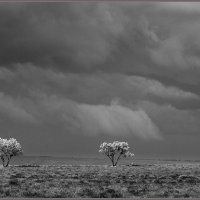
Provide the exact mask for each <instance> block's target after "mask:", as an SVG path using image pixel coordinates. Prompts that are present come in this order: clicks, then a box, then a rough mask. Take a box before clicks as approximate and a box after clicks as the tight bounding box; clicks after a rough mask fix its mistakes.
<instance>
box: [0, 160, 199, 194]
mask: <svg viewBox="0 0 200 200" xmlns="http://www.w3.org/2000/svg"><path fill="white" fill-rule="evenodd" d="M0 197H65V198H67V197H92V198H95V197H98V198H99V197H100V198H101V197H102V198H103V197H104V198H107V197H108V198H112V197H113V198H118V197H145V198H148V197H151V198H155V197H159V198H164V197H170V198H171V197H181V198H183V197H200V164H199V163H192V164H190V163H176V164H175V163H174V164H152V165H147V164H142V165H135V166H126V165H124V166H117V167H110V166H104V165H96V166H92V165H90V166H81V165H79V166H10V167H8V168H2V167H1V168H0Z"/></svg>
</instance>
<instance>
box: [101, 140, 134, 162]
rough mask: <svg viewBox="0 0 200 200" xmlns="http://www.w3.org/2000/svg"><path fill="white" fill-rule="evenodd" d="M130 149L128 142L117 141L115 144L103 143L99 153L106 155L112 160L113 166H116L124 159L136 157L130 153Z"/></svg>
mask: <svg viewBox="0 0 200 200" xmlns="http://www.w3.org/2000/svg"><path fill="white" fill-rule="evenodd" d="M129 148H130V147H129V146H128V143H127V142H118V141H115V142H113V143H106V142H103V143H102V144H101V145H100V150H99V152H101V153H103V154H105V155H106V156H108V158H109V159H110V160H111V162H112V165H113V166H116V165H117V163H118V161H119V160H120V159H121V158H122V157H124V158H127V157H132V156H134V154H133V153H131V152H129V150H128V149H129Z"/></svg>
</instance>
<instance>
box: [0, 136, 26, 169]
mask: <svg viewBox="0 0 200 200" xmlns="http://www.w3.org/2000/svg"><path fill="white" fill-rule="evenodd" d="M22 153H23V151H22V147H21V145H20V144H19V143H18V142H17V140H16V139H14V138H10V139H2V138H0V158H1V160H2V162H3V166H4V167H7V166H8V165H9V163H10V160H11V158H12V157H13V156H17V155H21V154H22Z"/></svg>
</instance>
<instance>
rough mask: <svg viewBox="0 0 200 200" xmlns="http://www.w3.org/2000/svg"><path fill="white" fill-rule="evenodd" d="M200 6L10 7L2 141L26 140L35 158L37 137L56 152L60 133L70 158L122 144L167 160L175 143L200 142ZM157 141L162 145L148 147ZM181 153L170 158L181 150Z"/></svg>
mask: <svg viewBox="0 0 200 200" xmlns="http://www.w3.org/2000/svg"><path fill="white" fill-rule="evenodd" d="M198 5H199V3H197V2H194V3H189V2H181V3H179V2H165V3H160V2H149V3H148V2H76V3H75V2H65V3H64V2H63V3H61V2H59V3H58V2H57V3H56V2H54V3H12V4H10V3H1V4H0V43H1V49H0V58H1V59H0V115H1V120H0V124H1V131H2V132H3V133H2V134H4V136H6V135H9V136H12V134H13V135H14V136H16V137H17V136H18V137H20V139H21V141H22V142H23V143H24V145H25V146H26V148H27V150H28V151H29V152H36V150H34V148H32V147H31V148H32V149H31V148H30V147H29V146H30V145H31V144H30V143H29V142H28V141H29V139H31V140H32V141H35V142H36V139H35V136H40V137H41V142H42V144H45V145H46V150H45V148H43V147H42V145H39V144H37V145H38V146H37V147H38V148H39V149H42V151H43V152H45V151H47V149H48V150H49V151H52V150H51V145H52V144H53V143H54V142H55V140H56V137H57V135H55V132H58V133H59V139H57V141H56V142H57V143H56V144H57V146H59V147H57V148H59V149H57V151H58V152H61V151H64V147H63V148H61V146H63V145H64V139H66V138H67V137H70V139H69V140H68V143H67V144H68V145H69V148H68V150H69V149H70V148H71V147H72V145H77V148H78V145H79V146H85V144H87V141H90V142H91V143H94V144H95V145H97V143H99V142H101V139H102V140H104V139H112V140H115V139H116V138H118V139H120V140H126V139H127V140H129V141H130V142H131V144H134V141H136V142H135V143H136V147H137V148H139V152H143V153H145V151H146V150H147V151H150V150H151V149H152V152H153V151H154V153H155V152H156V151H159V152H160V151H161V149H162V147H166V148H167V146H168V145H169V144H171V145H172V143H173V141H176V143H177V144H180V145H183V144H186V143H187V140H188V141H195V139H194V138H196V139H198V138H199V134H198V131H199V128H200V127H199V120H200V113H199V108H200V91H199V87H200V81H199V76H200V68H199V63H200V60H199V50H200V37H199V32H200V26H199V19H200V9H199V6H198ZM11 127H14V128H13V129H12V130H11ZM91 135H94V136H95V137H90V136H91ZM189 135H191V140H189V139H188V138H190V136H189ZM77 137H79V138H81V140H80V141H79V142H77ZM182 137H183V138H185V139H184V142H181V141H180V138H182ZM91 138H93V139H91ZM94 138H96V139H94ZM148 138H149V139H150V138H151V139H155V141H154V140H142V139H148ZM159 138H162V139H163V140H160V141H159V142H158V140H156V139H159ZM186 138H187V139H186ZM148 142H149V143H148ZM154 142H155V143H154ZM191 143H192V142H191ZM191 143H190V146H189V147H188V149H190V147H191ZM59 144H62V145H59ZM80 144H84V145H80ZM143 144H145V145H146V147H144V146H145V145H143ZM155 144H157V145H158V148H157V149H156V147H155V146H156V145H155ZM70 145H71V146H70ZM159 145H160V146H159ZM165 145H166V146H165ZM86 146H87V145H86ZM141 147H142V148H141ZM66 148H67V147H66ZM85 148H86V147H85ZM87 148H88V149H87ZM87 148H86V149H87V150H86V151H88V152H90V151H92V148H93V150H94V148H96V147H95V146H93V147H91V149H90V148H89V147H87ZM192 148H193V147H192ZM55 149H56V148H55ZM171 149H172V150H171V151H170V150H169V151H168V150H166V151H164V150H162V152H163V153H171V154H173V152H175V151H177V152H178V151H179V150H180V149H177V148H176V147H175V146H173V147H172V148H171ZM82 150H83V151H84V149H82ZM194 150H195V149H193V150H191V152H192V151H194ZM185 151H186V150H185Z"/></svg>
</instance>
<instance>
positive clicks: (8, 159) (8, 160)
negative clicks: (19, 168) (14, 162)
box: [1, 156, 10, 167]
mask: <svg viewBox="0 0 200 200" xmlns="http://www.w3.org/2000/svg"><path fill="white" fill-rule="evenodd" d="M6 157H7V162H6V160H5V159H4V158H3V157H1V159H2V161H3V166H4V167H8V165H9V163H10V157H9V156H6Z"/></svg>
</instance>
